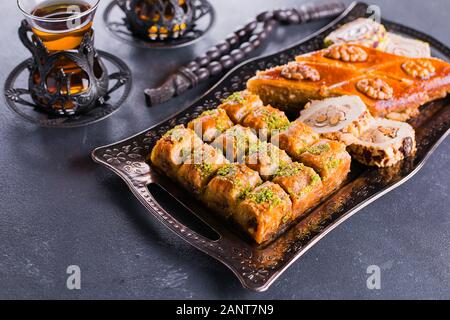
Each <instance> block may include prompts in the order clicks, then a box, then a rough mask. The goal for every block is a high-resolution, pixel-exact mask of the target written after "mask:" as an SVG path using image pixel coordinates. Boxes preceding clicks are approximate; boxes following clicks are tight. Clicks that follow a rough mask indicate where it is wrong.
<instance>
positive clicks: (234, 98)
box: [222, 92, 245, 104]
mask: <svg viewBox="0 0 450 320" xmlns="http://www.w3.org/2000/svg"><path fill="white" fill-rule="evenodd" d="M222 103H240V104H243V103H245V98H244V97H243V96H242V93H241V92H234V93H233V94H232V95H230V96H229V97H228V98H226V99H224V100H222Z"/></svg>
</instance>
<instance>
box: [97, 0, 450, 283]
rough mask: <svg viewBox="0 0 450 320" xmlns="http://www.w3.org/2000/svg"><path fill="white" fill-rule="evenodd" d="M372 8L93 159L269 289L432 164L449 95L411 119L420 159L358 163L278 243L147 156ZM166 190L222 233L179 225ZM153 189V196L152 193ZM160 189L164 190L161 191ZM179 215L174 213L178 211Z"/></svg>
mask: <svg viewBox="0 0 450 320" xmlns="http://www.w3.org/2000/svg"><path fill="white" fill-rule="evenodd" d="M366 12H367V5H366V4H363V3H354V4H352V5H351V6H350V7H349V8H348V9H347V10H346V11H345V12H344V13H343V14H342V15H341V16H339V17H338V18H336V19H335V20H334V21H333V22H332V23H330V24H329V25H327V26H326V27H324V28H323V29H321V30H319V31H318V32H317V33H315V34H313V35H312V36H310V37H308V38H307V39H306V40H304V41H302V42H301V43H299V44H297V45H295V46H293V47H291V48H289V49H286V50H283V51H281V52H279V53H276V54H273V55H270V56H267V57H263V58H256V59H253V60H251V61H249V62H246V63H244V64H242V65H240V66H238V67H237V68H235V69H234V70H233V71H231V72H230V73H228V75H227V76H225V77H224V78H223V79H222V80H221V81H220V82H219V83H218V84H217V85H215V86H214V87H213V88H212V89H211V90H210V91H209V92H208V93H206V94H205V95H204V96H203V97H202V98H201V99H200V100H198V101H197V102H195V103H194V104H193V105H192V106H190V107H189V108H187V109H185V110H183V111H181V112H180V113H178V114H177V115H175V116H173V117H172V118H170V119H168V120H166V121H164V122H163V123H161V124H159V125H156V126H154V127H152V128H150V129H148V130H146V131H144V132H142V133H139V134H138V135H136V136H134V137H131V138H129V139H126V140H124V141H121V142H118V143H116V144H113V145H110V146H105V147H101V148H98V149H96V150H94V151H93V153H92V157H93V159H94V160H95V161H96V162H98V163H100V164H102V165H104V166H106V167H107V168H108V169H110V170H112V171H114V172H115V173H116V174H117V175H119V176H120V177H121V178H122V179H123V180H124V181H125V182H126V183H127V185H128V186H129V188H130V190H131V191H132V192H133V194H134V195H135V196H136V197H137V198H138V199H139V201H140V202H141V203H142V204H143V205H144V206H145V207H146V208H147V209H148V212H149V214H150V215H152V216H153V217H154V218H156V219H157V220H159V221H160V222H161V223H162V224H164V225H165V226H166V227H167V228H169V229H170V230H171V231H172V232H174V233H176V234H177V235H178V236H180V237H181V238H182V239H184V240H185V241H186V242H188V243H190V244H191V245H193V246H194V247H196V248H197V249H199V250H201V251H203V252H205V253H206V254H208V255H210V256H212V257H214V258H215V259H217V260H219V261H221V262H222V263H223V264H225V265H226V266H227V267H228V268H230V269H231V270H232V271H233V273H234V274H235V275H236V276H237V277H238V278H239V280H240V281H241V283H242V285H243V286H244V287H246V288H248V289H250V290H254V291H264V290H266V289H267V288H268V287H269V286H270V285H271V284H272V283H273V282H274V281H275V280H276V279H277V278H278V277H279V276H280V275H281V274H282V273H283V272H284V271H285V270H286V269H287V268H288V267H289V266H290V265H291V264H292V263H293V262H294V261H295V260H297V259H298V258H299V257H301V256H302V255H303V254H304V253H305V252H306V251H308V250H309V249H310V248H311V247H312V246H313V245H314V244H315V243H317V242H318V241H319V240H320V239H322V238H323V237H324V236H325V235H326V234H328V233H329V232H330V231H331V230H333V229H334V228H335V227H336V226H338V225H339V224H340V223H342V222H344V221H345V220H346V219H348V218H350V217H351V216H352V215H353V214H355V213H356V212H358V211H359V210H361V209H362V208H363V207H365V206H367V205H368V204H369V203H371V202H373V201H374V200H376V199H378V198H380V197H381V196H382V195H383V194H386V193H387V192H389V191H390V190H392V189H394V188H396V187H398V186H399V185H400V184H402V183H404V182H406V181H407V180H408V179H409V178H411V177H412V176H413V175H414V174H415V173H416V172H417V171H418V170H419V169H420V168H421V167H422V166H423V165H424V163H425V162H426V160H427V159H428V157H429V156H430V154H431V153H432V152H433V151H434V150H435V149H436V147H437V146H438V145H439V144H440V143H441V142H442V141H443V140H444V139H445V137H446V136H447V135H448V133H449V132H450V97H447V98H446V99H441V100H437V101H435V102H432V103H429V104H427V105H425V106H423V107H422V108H421V115H420V116H419V117H418V118H416V119H414V120H413V121H411V124H412V125H413V126H414V127H415V129H416V138H417V145H418V151H417V153H416V155H415V156H414V158H412V159H405V160H404V161H402V162H400V163H398V164H397V165H396V166H394V167H391V168H384V169H376V168H368V167H364V166H362V165H358V164H357V163H356V161H353V162H354V163H353V164H352V173H351V175H350V177H349V179H348V181H347V182H346V184H344V185H343V186H342V187H341V188H340V189H339V190H338V191H337V192H336V193H335V194H333V195H332V196H330V197H329V198H328V199H326V200H325V201H324V202H323V203H322V204H321V205H320V206H319V207H317V208H316V209H314V210H313V211H311V213H310V214H309V215H307V216H306V217H305V218H303V219H302V220H300V221H298V222H296V223H295V224H294V225H292V226H291V227H290V228H289V229H288V230H286V231H285V232H283V233H282V234H281V235H280V236H279V237H278V238H276V239H275V240H274V241H272V242H271V243H269V244H267V245H265V246H258V245H256V244H253V243H252V242H251V241H248V240H247V239H245V238H243V237H242V236H240V235H239V234H236V233H234V232H233V228H231V227H230V226H229V225H227V224H226V223H224V222H223V221H222V220H220V219H219V218H217V216H216V215H215V214H214V213H213V212H209V211H208V209H206V208H205V207H204V206H203V205H202V204H201V203H199V202H197V201H196V200H193V199H192V198H191V197H189V195H186V192H183V190H182V189H181V187H178V186H177V185H175V184H174V183H172V182H170V181H169V180H168V179H167V178H164V177H162V176H161V175H158V174H157V173H156V172H155V171H154V170H153V169H152V168H151V167H150V166H149V165H148V164H147V163H146V157H147V155H148V154H149V153H150V151H151V149H152V147H153V145H154V143H155V142H156V141H157V140H158V139H159V138H160V137H161V136H162V135H163V134H164V133H165V132H166V131H167V130H169V129H170V128H172V127H173V126H175V125H177V124H185V125H186V124H187V123H188V122H189V121H190V120H192V119H194V118H196V117H197V116H198V115H199V114H200V113H201V112H203V111H205V110H207V109H212V108H216V107H217V106H218V103H219V101H220V100H221V99H222V98H225V97H226V96H228V95H229V94H230V92H233V91H237V90H242V89H244V88H245V83H246V81H247V80H248V79H249V78H250V77H251V76H253V75H254V74H255V72H256V71H257V70H261V69H266V68H270V67H273V66H276V65H280V64H285V63H287V62H288V61H290V60H293V59H294V57H295V56H296V55H299V54H303V53H306V52H310V51H314V50H318V49H321V48H322V44H323V39H324V37H325V36H326V35H328V34H329V33H330V32H331V31H332V30H334V29H336V28H337V27H338V26H340V25H342V24H344V23H347V22H349V21H352V20H354V19H356V18H358V17H362V16H365V15H366ZM382 23H383V24H384V25H385V26H386V27H387V29H388V30H389V31H392V32H396V33H399V34H404V35H407V36H410V37H412V38H417V39H420V40H423V41H427V42H428V43H430V45H431V47H432V53H433V55H434V56H436V57H439V58H443V59H446V60H450V49H449V48H448V47H446V46H445V45H444V44H442V43H440V42H439V41H437V40H436V39H434V38H431V37H430V36H428V35H426V34H423V33H421V32H419V31H415V30H413V29H410V28H408V27H405V26H402V25H399V24H397V23H393V22H390V21H382ZM154 185H159V186H160V187H161V188H162V189H163V190H165V191H167V192H168V193H169V194H170V195H172V196H173V197H174V198H176V199H177V200H178V201H179V202H180V203H181V204H183V206H184V207H185V208H187V209H189V211H190V212H191V213H192V214H194V215H195V216H196V217H198V218H199V219H200V220H202V221H203V222H204V223H206V224H207V225H208V226H210V227H211V228H212V229H213V230H215V231H216V232H217V234H218V235H219V239H218V240H216V239H214V240H211V239H209V237H206V236H204V235H201V234H200V233H198V232H195V231H193V230H192V228H189V227H188V226H186V224H183V223H181V222H180V219H177V218H175V217H174V215H175V213H174V212H169V211H170V210H168V209H165V206H166V205H167V204H164V203H163V201H161V202H158V201H157V200H156V199H155V192H158V191H155V190H154V188H153V186H154ZM150 190H152V191H150ZM159 192H161V190H159ZM172 211H173V210H172Z"/></svg>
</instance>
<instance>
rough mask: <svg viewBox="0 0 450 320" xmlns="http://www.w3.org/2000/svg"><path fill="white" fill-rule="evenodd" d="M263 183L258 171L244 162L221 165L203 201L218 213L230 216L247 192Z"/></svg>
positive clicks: (209, 184) (208, 186)
mask: <svg viewBox="0 0 450 320" xmlns="http://www.w3.org/2000/svg"><path fill="white" fill-rule="evenodd" d="M261 183H262V180H261V177H260V176H259V174H258V172H257V171H254V170H252V169H250V168H249V167H247V166H246V165H244V164H237V163H232V164H227V165H225V166H223V167H221V168H220V169H219V170H218V171H217V173H216V175H215V177H214V178H213V179H212V180H211V181H210V182H209V183H208V185H207V187H206V189H205V192H204V194H203V201H204V202H205V203H206V204H207V205H208V206H209V207H210V208H212V209H214V210H215V211H216V212H217V213H219V214H221V215H223V216H224V217H229V216H231V215H232V214H233V212H235V211H236V207H237V205H238V204H239V202H241V201H242V200H243V199H244V198H245V196H246V194H247V193H248V192H250V191H251V190H253V189H255V187H256V186H258V185H260V184H261Z"/></svg>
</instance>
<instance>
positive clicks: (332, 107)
mask: <svg viewBox="0 0 450 320" xmlns="http://www.w3.org/2000/svg"><path fill="white" fill-rule="evenodd" d="M371 119H372V116H371V115H370V112H369V110H368V109H367V107H366V105H365V104H364V102H363V101H362V100H361V98H360V97H358V96H342V97H336V98H328V99H325V100H320V101H319V100H314V101H312V102H310V103H308V104H307V105H306V106H305V110H303V111H302V112H301V115H300V118H298V119H297V120H298V121H301V122H304V123H305V124H307V125H308V126H310V127H311V128H312V130H314V132H316V133H317V134H319V135H320V136H321V137H322V138H324V139H330V140H339V141H341V142H343V143H345V144H346V145H349V144H351V143H352V142H353V141H354V138H355V137H358V136H360V135H361V133H362V132H363V131H364V130H365V129H366V128H367V127H368V125H369V122H370V120H371Z"/></svg>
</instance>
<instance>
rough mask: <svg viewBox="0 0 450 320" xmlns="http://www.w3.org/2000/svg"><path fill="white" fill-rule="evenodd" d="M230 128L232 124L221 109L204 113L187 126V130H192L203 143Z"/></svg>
mask: <svg viewBox="0 0 450 320" xmlns="http://www.w3.org/2000/svg"><path fill="white" fill-rule="evenodd" d="M232 126H233V122H232V121H231V120H230V118H228V116H227V113H226V112H225V111H224V110H222V109H213V110H208V111H205V112H203V113H202V114H201V115H200V116H199V117H198V118H197V119H195V120H192V121H191V122H189V124H188V128H189V129H191V130H194V132H195V133H196V134H197V135H198V136H200V137H201V138H202V140H203V141H205V142H211V141H213V140H214V139H215V138H217V137H218V136H219V135H221V134H222V133H223V132H225V130H227V129H229V128H231V127H232Z"/></svg>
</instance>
